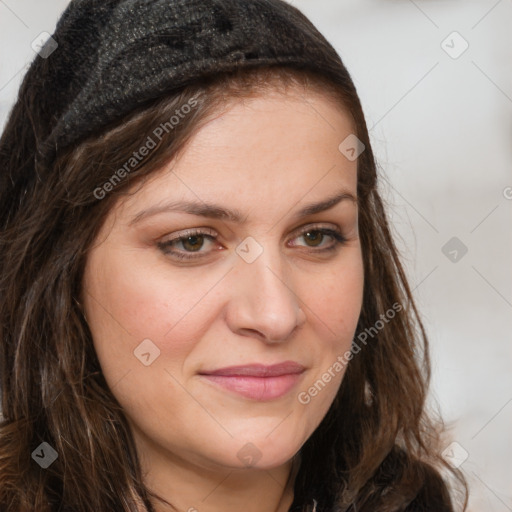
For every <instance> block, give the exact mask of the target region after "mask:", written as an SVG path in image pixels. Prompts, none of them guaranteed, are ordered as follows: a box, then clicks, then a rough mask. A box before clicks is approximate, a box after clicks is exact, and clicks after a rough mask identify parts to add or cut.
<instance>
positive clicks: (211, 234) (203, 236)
mask: <svg viewBox="0 0 512 512" xmlns="http://www.w3.org/2000/svg"><path fill="white" fill-rule="evenodd" d="M301 237H302V238H303V239H304V240H305V241H306V245H300V244H299V246H300V247H311V248H315V247H322V248H321V249H314V250H313V251H312V252H314V253H319V252H328V251H334V250H336V249H337V248H338V246H340V245H343V244H344V243H345V242H346V241H347V240H346V238H345V237H344V235H343V234H342V233H341V231H340V230H339V229H338V228H321V227H309V228H307V229H303V230H302V231H300V232H299V233H298V234H297V235H296V236H295V238H301ZM326 237H329V238H331V239H332V243H331V244H329V245H328V246H327V247H324V246H322V242H323V241H324V240H325V238H326ZM216 239H217V234H216V233H215V231H213V230H209V229H193V230H187V231H185V232H184V233H183V234H180V236H176V237H173V238H171V239H169V240H166V241H164V242H159V243H158V247H159V248H160V250H161V251H162V252H163V253H164V254H167V255H170V256H171V257H173V258H178V259H180V260H186V259H188V260H192V259H198V258H201V257H202V256H201V254H203V255H204V253H205V251H201V249H202V248H203V247H204V246H205V240H206V241H208V242H209V243H210V244H211V243H213V242H214V241H215V240H216ZM309 242H310V243H311V245H307V244H308V243H309ZM180 245H181V249H180V250H176V249H175V247H176V246H180ZM293 246H296V244H293ZM194 253H199V254H198V255H197V256H196V255H194ZM206 253H207V254H208V251H207V252H206Z"/></svg>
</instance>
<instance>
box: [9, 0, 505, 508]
mask: <svg viewBox="0 0 512 512" xmlns="http://www.w3.org/2000/svg"><path fill="white" fill-rule="evenodd" d="M290 3H292V4H293V5H295V6H296V7H298V8H299V9H300V10H301V11H303V12H304V14H306V16H308V17H309V18H310V19H311V21H312V22H313V23H314V24H315V25H316V26H317V27H318V29H319V30H320V32H322V33H323V34H324V35H325V36H326V37H327V39H328V40H329V41H330V42H331V43H332V44H333V46H334V47H335V48H336V50H337V51H338V53H339V54H340V56H341V57H342V59H343V61H344V63H345V65H346V66H347V68H348V70H349V72H350V73H351V75H352V78H353V80H354V82H355V84H356V87H357V89H358V92H359V95H360V98H361V101H362V104H363V109H364V111H365V114H366V119H367V124H368V128H369V130H370V135H371V140H372V144H373V148H374V151H375V154H376V156H377V159H378V162H379V166H380V172H381V176H382V183H381V186H382V193H383V195H384V197H385V199H386V202H387V204H388V211H389V214H390V218H391V220H392V223H393V226H394V232H395V236H396V238H397V243H398V246H399V248H400V250H401V252H402V256H403V260H404V264H405V265H406V268H407V271H408V275H409V278H410V282H411V286H412V288H414V294H415V296H416V298H417V300H418V304H419V307H420V310H421V312H422V315H423V320H424V322H425V326H426V328H427V331H428V334H429V336H430V340H431V345H432V358H433V363H434V364H433V366H434V375H433V381H432V388H431V399H432V400H433V402H437V403H438V404H439V406H440V408H441V411H442V413H443V415H444V418H445V421H446V422H447V425H448V426H449V427H450V430H449V438H448V439H447V440H446V446H445V450H444V455H445V457H446V458H447V459H448V460H449V461H450V462H451V463H452V464H453V465H456V466H460V468H461V469H462V470H463V471H464V473H465V475H466V477H467V478H468V480H469V483H470V490H471V498H470V507H469V510H470V511H472V512H474V511H479V512H480V511H482V512H506V511H507V510H509V511H512V371H511V370H512V343H511V340H512V335H511V334H512V31H511V28H512V0H478V1H477V0H442V1H441V0H416V1H414V0H314V1H313V0H293V1H291V2H290ZM67 4H68V1H67V0H51V1H49V0H0V55H1V58H0V127H3V125H4V123H5V119H6V116H7V114H8V111H9V109H10V108H11V106H12V104H13V102H14V100H15V98H16V95H17V90H18V87H19V84H20V82H21V79H22V77H23V75H24V73H25V71H26V69H27V65H28V64H29V63H30V61H31V60H32V59H33V58H34V57H35V55H36V54H35V51H34V50H33V47H36V45H37V42H38V41H39V40H40V39H41V38H44V37H45V36H44V35H43V36H40V34H41V33H43V32H48V33H52V32H53V30H54V28H55V23H56V21H57V19H58V17H59V15H60V14H61V13H62V11H63V10H64V9H65V7H66V6H67Z"/></svg>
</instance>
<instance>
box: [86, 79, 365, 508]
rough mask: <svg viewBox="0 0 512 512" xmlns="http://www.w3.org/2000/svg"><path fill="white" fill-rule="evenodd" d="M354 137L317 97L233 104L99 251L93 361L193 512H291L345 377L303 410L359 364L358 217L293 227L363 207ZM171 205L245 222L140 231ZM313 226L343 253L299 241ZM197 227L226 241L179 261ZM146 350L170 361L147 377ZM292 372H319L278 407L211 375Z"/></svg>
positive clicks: (157, 363)
mask: <svg viewBox="0 0 512 512" xmlns="http://www.w3.org/2000/svg"><path fill="white" fill-rule="evenodd" d="M353 132H354V128H353V125H352V122H351V118H350V117H349V115H347V114H346V113H345V112H343V111H342V110H341V109H340V108H339V107H338V106H336V105H335V104H334V103H333V102H332V100H330V99H329V98H327V97H326V96H324V95H323V94H322V93H320V92H319V93H316V92H315V93H314V92H308V93H307V95H306V96H304V92H303V91H302V90H301V89H294V88H291V89H288V90H287V91H286V92H284V93H283V92H277V91H276V92H272V93H270V92H267V93H265V95H264V96H255V97H252V98H250V99H245V100H244V101H240V100H238V101H235V102H232V103H231V104H230V105H229V107H228V109H227V110H224V111H223V112H222V113H219V115H217V116H216V117H215V118H213V119H212V120H210V121H209V122H208V123H207V124H206V125H204V126H203V127H202V128H201V129H200V130H199V131H198V132H197V133H196V134H195V135H194V136H193V137H192V139H191V140H190V141H189V143H188V145H187V146H186V148H185V151H184V152H182V153H181V154H180V156H179V157H178V158H177V159H175V160H174V161H172V162H169V164H168V165H167V166H165V167H164V168H162V169H160V170H158V171H157V172H155V173H154V174H153V175H151V177H150V179H149V180H148V181H146V182H145V183H144V185H143V186H142V187H137V189H136V191H135V193H134V194H133V195H131V196H128V197H127V198H126V199H123V200H120V201H119V202H118V203H117V204H116V206H115V207H114V208H113V210H112V211H111V212H110V213H109V216H108V218H107V221H106V222H105V224H104V225H103V227H102V230H101V232H100V234H99V235H98V238H97V240H96V243H95V244H93V247H92V248H91V250H90V253H89V256H88V260H87V265H86V270H85V275H84V290H85V292H86V293H84V308H85V314H86V318H87V321H88V323H89V325H90V328H91V332H92V335H93V340H94V347H95V350H96V352H97V354H98V358H99V361H100V364H101V367H102V370H103V372H104V375H105V378H106V381H107V383H108V385H109V387H110V389H111V390H112V393H113V394H114V396H115V397H116V398H117V400H118V401H119V403H120V404H121V405H122V406H123V408H124V411H125V413H126V416H127V418H128V421H129V424H130V426H131V428H132V431H133V434H134V438H135V442H136V446H137V450H138V453H139V454H140V458H141V464H142V467H143V471H144V474H145V479H146V482H147V484H148V485H149V487H150V489H152V490H153V491H155V492H157V493H158V494H159V495H161V496H162V497H164V498H166V499H167V500H169V501H170V502H171V503H173V504H174V505H175V506H177V509H178V510H180V511H190V512H193V511H194V510H197V511H199V512H218V511H219V510H224V511H233V512H235V511H240V510H244V511H246V512H285V511H287V510H288V509H289V507H290V505H291V503H292V500H293V479H294V477H295V471H296V470H297V469H298V463H299V456H298V455H297V454H298V453H299V450H300V448H301V446H302V445H303V444H304V443H305V442H306V440H307V439H308V438H309V437H310V436H311V434H312V433H313V432H314V431H315V429H316V428H317V426H318V425H319V423H320V421H321V420H322V418H323V417H324V416H325V414H326V413H327V411H328V409H329V407H330V405H331V404H332V401H333V400H334V398H335V395H336V392H337V391H338V389H339V386H340V384H341V380H342V377H343V373H344V370H343V371H338V372H335V373H334V374H335V376H334V377H332V376H331V380H330V382H329V383H328V384H326V385H325V387H324V388H323V389H322V390H321V391H320V392H319V393H318V394H317V395H316V396H315V397H312V398H311V401H310V402H309V403H308V404H303V403H301V402H300V401H299V400H298V395H299V393H300V392H303V391H305V390H306V391H307V390H308V388H310V387H311V386H312V385H313V384H314V383H315V382H316V381H318V380H319V379H321V377H322V374H324V373H325V372H326V371H327V370H328V368H329V367H332V365H333V364H334V362H335V361H336V359H337V357H338V356H339V355H341V354H343V353H344V352H345V351H347V350H349V349H350V346H351V341H352V339H353V336H354V333H355V329H356V325H357V320H358V317H359V314H360V311H361V305H362V295H363V261H362V254H361V246H360V241H359V237H358V210H357V202H354V201H352V200H350V199H345V200H342V201H341V202H339V203H338V204H337V205H336V206H334V207H332V208H331V209H329V210H326V211H324V212H321V213H316V214H313V215H308V216H305V217H300V218H295V217H294V215H295V214H296V213H297V212H298V210H300V209H301V208H303V207H304V206H306V205H308V204H310V203H316V202H319V201H322V200H325V199H326V198H329V197H332V196H333V195H334V194H335V193H336V192H338V191H341V190H343V191H345V192H347V193H350V194H352V195H353V196H354V197H356V196H357V169H356V165H357V161H349V160H348V159H347V158H345V156H344V155H343V154H342V153H341V152H340V151H339V150H338V145H339V144H340V142H341V141H343V140H344V139H345V137H347V136H348V135H349V134H351V133H353ZM169 200H191V201H199V202H207V203H216V204H219V205H221V206H222V207H224V208H230V209H237V210H239V212H240V213H241V214H242V216H243V218H244V219H245V222H244V223H242V224H239V223H235V222H232V221H230V220H228V219H212V218H206V217H202V216H196V215H192V214H189V213H179V212H175V211H167V212H160V213H157V214H154V215H148V216H146V217H144V218H142V219H140V220H139V221H138V222H135V223H132V224H130V222H131V220H132V219H133V218H134V217H136V216H137V214H138V213H139V212H141V211H143V210H147V209H148V208H151V207H154V206H155V205H161V204H163V203H164V202H167V201H169ZM316 224H319V225H320V227H322V228H331V229H332V228H336V227H338V228H339V229H340V230H341V232H342V233H343V235H344V236H345V238H346V242H345V243H344V244H338V245H337V246H336V247H337V248H336V249H335V250H334V251H332V252H327V251H326V252H324V253H322V252H320V249H323V248H326V247H329V246H331V245H333V244H334V242H335V240H334V239H333V238H332V237H331V236H330V235H324V236H323V238H322V236H321V234H318V233H317V232H316V234H315V233H313V235H314V237H313V238H312V239H308V237H307V236H304V235H301V234H300V233H298V232H299V231H300V229H301V228H303V227H308V226H314V227H315V228H317V229H318V226H316ZM188 228H209V229H210V230H213V231H214V234H215V235H216V239H215V240H211V239H208V237H204V238H202V239H201V237H199V240H198V239H197V238H196V239H193V240H192V241H190V239H188V243H187V239H185V240H184V241H182V242H175V243H174V245H173V246H171V250H174V251H176V252H181V253H187V254H192V256H194V255H195V256H197V255H198V254H199V257H198V258H197V259H196V260H191V261H188V260H178V259H176V258H175V257H173V255H172V254H170V253H165V252H164V251H163V250H162V249H161V248H159V246H158V243H159V242H162V241H168V240H169V239H170V238H173V237H175V236H176V235H182V234H183V231H184V230H185V229H188ZM247 237H253V238H254V239H255V240H256V241H257V243H258V244H259V245H260V246H261V247H262V248H263V252H262V253H261V254H260V255H259V256H258V257H257V258H256V259H255V261H253V262H252V263H248V262H247V261H245V260H244V259H243V258H242V257H241V256H239V254H238V253H237V252H236V249H237V247H238V246H239V245H240V244H241V243H242V242H243V241H244V240H245V239H246V238H247ZM242 247H243V244H242ZM195 249H196V250H197V249H198V252H194V250H195ZM250 250H251V251H253V250H254V248H253V249H250ZM251 254H253V253H251ZM145 339H150V340H151V341H152V343H154V345H155V346H156V347H158V350H159V351H160V353H159V356H158V357H157V358H156V359H154V360H153V361H152V362H151V364H149V365H148V366H146V365H144V364H143V363H142V362H141V361H140V360H139V359H138V358H137V357H136V356H135V355H134V351H136V349H137V347H138V346H139V345H140V343H141V342H142V340H145ZM149 351H150V354H152V355H150V360H151V359H152V358H153V356H154V354H155V353H156V352H155V351H154V349H153V348H151V349H149ZM146 352H147V350H146ZM146 359H148V357H147V356H146ZM286 360H291V361H296V362H298V363H300V364H302V365H303V366H305V367H306V370H305V371H304V372H303V373H302V375H301V377H300V380H299V381H298V383H297V384H296V386H295V387H294V388H293V389H292V390H291V391H290V392H289V393H287V394H286V395H284V396H282V397H279V398H276V399H273V400H255V399H248V398H245V397H243V396H241V395H238V394H235V393H232V392H230V391H227V390H225V389H223V388H220V387H218V386H216V385H214V384H212V383H211V382H209V381H207V379H205V378H204V377H203V376H201V375H199V374H198V372H200V371H202V370H211V369H218V368H223V367H227V366H233V365H239V364H249V363H256V362H259V363H264V364H274V363H278V362H282V361H286ZM247 443H252V445H253V446H246V445H247ZM244 447H245V448H244ZM241 449H243V450H245V452H244V451H242V453H246V452H249V454H250V455H253V463H252V465H251V464H249V465H246V464H247V463H244V462H243V460H242V459H241V457H240V456H239V455H237V454H238V453H239V451H240V450H241ZM287 482H288V484H287ZM157 510H159V511H162V512H163V511H165V510H170V509H169V508H168V507H166V506H164V505H160V504H158V503H157Z"/></svg>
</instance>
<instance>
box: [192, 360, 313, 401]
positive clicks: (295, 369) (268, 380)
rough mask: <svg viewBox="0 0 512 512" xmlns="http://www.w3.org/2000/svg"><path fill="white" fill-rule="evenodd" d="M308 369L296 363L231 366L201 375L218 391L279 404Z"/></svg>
mask: <svg viewBox="0 0 512 512" xmlns="http://www.w3.org/2000/svg"><path fill="white" fill-rule="evenodd" d="M304 370H305V368H304V366H302V365H300V364H298V363H295V362H293V361H285V362H284V363H279V364H274V365H271V366H267V365H263V364H250V365H243V366H230V367H228V368H221V369H218V370H212V371H207V372H201V373H200V375H201V376H202V377H203V378H204V379H205V380H206V381H207V382H208V383H209V384H212V385H213V386H215V387H216V388H217V389H219V388H220V389H222V390H223V391H229V392H230V393H234V394H237V395H241V396H243V397H244V398H248V399H250V400H257V401H269V400H275V399H277V398H280V397H282V396H285V395H286V394H288V393H289V392H290V391H291V390H292V389H293V388H294V387H296V385H297V383H298V382H299V381H300V379H301V378H302V374H303V372H304Z"/></svg>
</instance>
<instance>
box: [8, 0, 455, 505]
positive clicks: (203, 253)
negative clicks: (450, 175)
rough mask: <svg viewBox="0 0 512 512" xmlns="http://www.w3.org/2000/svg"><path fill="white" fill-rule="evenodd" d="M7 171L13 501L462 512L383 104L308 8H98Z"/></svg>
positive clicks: (68, 37)
mask: <svg viewBox="0 0 512 512" xmlns="http://www.w3.org/2000/svg"><path fill="white" fill-rule="evenodd" d="M0 155H1V157H0V159H1V160H0V163H1V169H2V173H1V183H0V184H1V194H2V196H1V201H0V204H1V206H0V208H1V212H0V215H1V217H0V218H1V222H2V237H1V255H2V275H1V281H0V282H1V297H2V298H1V310H0V315H1V318H0V319H1V322H0V326H1V327H0V329H1V330H0V342H1V348H2V350H1V378H2V381H1V382H2V411H3V416H4V418H3V422H2V424H1V428H0V484H1V485H0V504H1V507H2V510H9V511H13V512H14V511H16V512H22V511H23V512H26V511H32V510H37V511H41V512H44V511H57V510H59V511H61V510H66V511H73V512H86V511H87V512H90V511H98V510H101V511H107V510H108V511H111V510H112V511H114V510H116V511H117V510H119V511H132V512H135V511H137V512H142V511H155V512H163V511H167V510H180V511H182V510H186V511H189V512H191V511H199V512H211V511H218V510H233V511H235V510H236V511H239V510H244V511H246V512H256V511H263V512H266V511H277V512H284V511H317V512H320V511H322V512H324V511H352V512H355V511H356V510H357V511H359V512H362V511H397V512H398V511H405V510H407V511H421V510H424V511H427V510H428V511H431V510H436V511H451V510H454V505H453V503H452V499H451V498H450V494H449V491H448V488H449V486H448V484H447V483H445V481H444V480H443V478H442V476H441V472H442V471H444V470H448V472H449V471H451V474H452V475H453V476H456V477H459V478H460V475H458V474H457V473H456V472H455V471H453V470H451V469H450V467H449V466H448V465H446V464H445V463H444V462H443V460H442V458H441V457H440V455H439V453H440V450H441V447H440V446H439V441H438V436H439V432H438V429H437V428H436V425H435V423H434V421H433V420H432V419H430V417H429V416H428V414H427V413H426V411H425V398H426V390H427V383H428V378H429V371H430V367H429V358H428V342H427V338H426V335H425V331H424V329H423V326H422V324H421V320H420V318H419V315H418V312H417V310H416V307H415V304H414V301H413V298H412V295H411V291H410V288H409V286H408V284H407V280H406V278H405V276H404V272H403V269H402V266H401V264H400V261H399V258H398V255H397V250H396V248H395V245H394V243H393V240H392V238H391V235H390V231H389V227H388V222H387V220H386V214H385V212H384V209H383V205H382V202H381V199H380V197H379V194H378V191H377V176H376V167H375V162H374V158H373V155H372V151H371V146H370V141H369V138H368V131H367V128H366V123H365V120H364V116H363V113H362V110H361V106H360V102H359V99H358V96H357V93H356V90H355V88H354V85H353V83H352V81H351V78H350V76H349V74H348V72H347V70H346V69H345V67H344V66H343V64H342V62H341V60H340V58H339V56H338V55H337V54H336V52H335V51H334V49H333V48H332V46H330V44H329V43H328V42H327V41H326V40H325V39H324V38H323V36H322V35H321V34H320V33H319V32H318V31H317V30H316V29H315V28H314V27H313V26H312V24H311V23H310V22H309V21H308V20H307V19H306V18H305V17H304V16H303V15H302V14H301V13H300V12H299V11H298V10H297V9H295V8H294V7H292V6H290V5H288V4H286V3H284V2H281V1H279V0H249V1H247V0H243V1H242V0H238V1H233V0H221V1H220V0H217V1H197V2H195V1H187V2H183V1H172V2H171V1H163V0H156V1H152V2H148V1H143V0H123V1H102V2H98V1H94V0H78V1H72V2H71V4H70V6H69V7H68V9H67V10H66V12H65V13H64V14H63V16H62V18H61V20H60V21H59V23H58V25H57V29H56V32H55V34H54V35H53V37H52V39H51V40H50V41H49V42H48V43H47V45H46V46H45V47H44V48H42V49H41V52H40V56H39V57H38V58H36V60H35V62H34V63H33V64H32V66H31V68H30V70H29V71H28V73H27V75H26V77H25V79H24V82H23V84H22V86H21V89H20V94H19V98H18V101H17V103H16V104H15V106H14V108H13V110H12V112H11V114H10V117H9V120H8V123H7V125H6V127H5V130H4V133H3V136H2V139H1V141H0ZM315 285H316V286H315ZM421 354H423V357H422V358H420V356H421Z"/></svg>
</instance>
